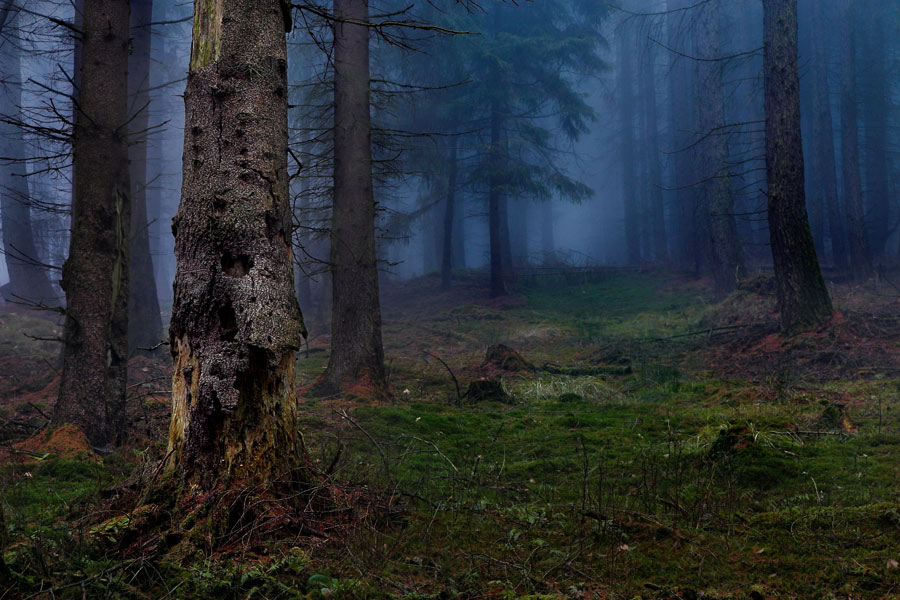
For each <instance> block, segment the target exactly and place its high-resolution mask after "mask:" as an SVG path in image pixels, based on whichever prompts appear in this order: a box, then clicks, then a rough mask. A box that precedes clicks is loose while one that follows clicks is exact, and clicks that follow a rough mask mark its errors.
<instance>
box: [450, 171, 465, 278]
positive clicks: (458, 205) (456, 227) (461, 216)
mask: <svg viewBox="0 0 900 600" xmlns="http://www.w3.org/2000/svg"><path fill="white" fill-rule="evenodd" d="M457 169H459V166H457ZM465 198H466V197H465V194H464V193H461V192H457V194H455V196H454V198H453V204H454V210H453V266H454V268H456V269H465V268H466V239H465V238H466V203H465Z"/></svg>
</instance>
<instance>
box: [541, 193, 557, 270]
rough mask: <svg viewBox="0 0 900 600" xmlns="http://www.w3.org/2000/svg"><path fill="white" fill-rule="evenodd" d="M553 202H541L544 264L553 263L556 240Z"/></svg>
mask: <svg viewBox="0 0 900 600" xmlns="http://www.w3.org/2000/svg"><path fill="white" fill-rule="evenodd" d="M553 238H554V236H553V202H552V201H551V200H546V201H544V202H541V256H542V257H543V261H544V265H550V264H553V262H554V260H555V258H554V253H555V250H556V241H555V240H554V239H553Z"/></svg>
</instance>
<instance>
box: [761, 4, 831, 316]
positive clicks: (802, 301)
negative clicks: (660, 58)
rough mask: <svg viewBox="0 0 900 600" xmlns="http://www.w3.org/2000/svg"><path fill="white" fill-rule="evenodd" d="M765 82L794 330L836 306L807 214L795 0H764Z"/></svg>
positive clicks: (774, 223) (778, 256) (784, 283)
mask: <svg viewBox="0 0 900 600" xmlns="http://www.w3.org/2000/svg"><path fill="white" fill-rule="evenodd" d="M763 83H764V88H765V107H766V180H767V182H768V194H769V202H768V211H769V236H770V240H771V246H772V259H773V262H774V265H775V280H776V283H777V289H778V308H779V311H780V318H781V327H782V329H783V330H785V331H793V330H795V329H798V328H800V327H803V326H812V325H818V324H820V323H822V322H824V321H825V320H827V319H828V318H829V317H830V316H831V310H832V309H831V299H830V298H829V297H828V290H827V289H826V287H825V281H824V279H823V278H822V273H821V271H820V270H819V261H818V259H817V257H816V248H815V245H814V244H813V239H812V233H811V232H810V230H809V221H808V219H807V214H806V196H805V191H804V179H803V145H802V140H801V134H800V80H799V76H798V74H797V0H763Z"/></svg>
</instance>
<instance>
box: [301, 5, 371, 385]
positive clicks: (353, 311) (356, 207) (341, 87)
mask: <svg viewBox="0 0 900 600" xmlns="http://www.w3.org/2000/svg"><path fill="white" fill-rule="evenodd" d="M334 14H335V18H336V21H335V23H334V199H333V202H332V223H331V274H332V279H331V281H332V312H331V356H330V358H329V360H328V367H327V369H326V370H325V373H324V374H323V375H322V378H321V380H320V381H319V384H318V386H317V388H318V390H317V391H318V392H319V393H324V394H334V393H338V392H340V391H342V390H345V389H348V388H350V387H352V386H355V385H357V384H360V383H361V384H365V386H367V387H368V388H369V389H370V390H371V393H373V394H375V395H384V394H386V393H387V392H388V389H387V388H388V385H387V380H386V378H385V372H384V349H383V346H382V342H381V306H380V303H379V292H378V264H377V255H376V251H375V199H374V195H373V190H372V144H371V134H372V133H371V118H370V114H369V110H370V109H369V29H368V27H366V26H365V25H360V24H358V23H360V22H362V23H365V22H367V21H368V18H369V6H368V0H334Z"/></svg>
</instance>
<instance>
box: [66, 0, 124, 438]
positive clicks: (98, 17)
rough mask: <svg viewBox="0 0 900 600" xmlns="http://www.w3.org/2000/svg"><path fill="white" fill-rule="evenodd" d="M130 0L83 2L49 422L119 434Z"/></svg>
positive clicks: (94, 433)
mask: <svg viewBox="0 0 900 600" xmlns="http://www.w3.org/2000/svg"><path fill="white" fill-rule="evenodd" d="M129 8H130V7H129V2H128V0H96V1H95V2H86V3H85V5H84V22H83V25H82V36H81V40H82V65H81V81H80V95H81V99H80V102H79V104H78V111H77V113H76V115H75V126H74V132H73V137H72V153H73V167H74V171H75V175H74V181H73V188H74V195H73V206H72V237H71V239H70V242H69V256H68V258H67V259H66V262H65V264H64V265H63V271H62V282H61V284H62V287H63V289H64V290H65V292H66V320H65V326H64V332H63V340H64V350H63V361H64V364H63V372H62V380H61V382H60V386H59V399H58V400H57V403H56V411H55V413H54V419H53V420H54V423H55V424H57V425H61V424H65V423H72V424H75V425H77V426H79V427H80V428H81V429H82V430H83V431H84V432H85V434H86V435H87V437H88V439H90V441H91V443H92V444H93V445H94V446H95V447H102V448H107V447H110V446H112V445H115V444H118V443H120V442H121V441H122V435H123V427H124V408H125V384H126V368H127V361H128V288H129V276H128V238H129V229H130V223H131V203H130V200H129V194H130V184H129V180H128V140H127V138H126V132H125V129H126V122H127V120H128V81H127V80H128V50H129V32H128V21H129Z"/></svg>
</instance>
